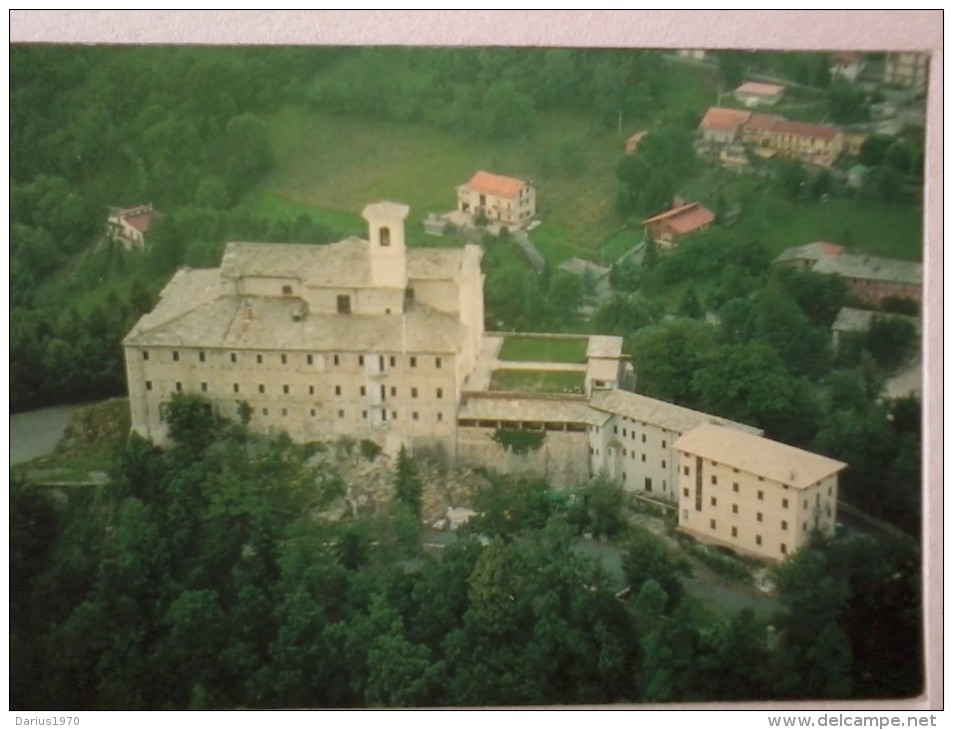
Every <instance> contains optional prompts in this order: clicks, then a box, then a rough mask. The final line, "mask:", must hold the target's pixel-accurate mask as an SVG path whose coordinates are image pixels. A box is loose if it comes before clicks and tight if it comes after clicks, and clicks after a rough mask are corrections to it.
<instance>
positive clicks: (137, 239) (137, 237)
mask: <svg viewBox="0 0 953 730" xmlns="http://www.w3.org/2000/svg"><path fill="white" fill-rule="evenodd" d="M158 217H159V213H158V211H156V210H155V209H154V208H153V207H152V204H151V203H149V204H148V205H138V206H136V207H134V208H124V209H115V210H111V211H110V212H109V217H108V218H107V219H106V235H107V236H108V238H109V240H111V241H115V242H117V243H119V244H120V245H122V247H123V248H125V249H126V250H128V251H142V250H143V249H144V248H145V245H146V234H147V233H148V232H149V228H150V227H151V226H152V223H153V222H154V221H155V220H156V219H157V218H158Z"/></svg>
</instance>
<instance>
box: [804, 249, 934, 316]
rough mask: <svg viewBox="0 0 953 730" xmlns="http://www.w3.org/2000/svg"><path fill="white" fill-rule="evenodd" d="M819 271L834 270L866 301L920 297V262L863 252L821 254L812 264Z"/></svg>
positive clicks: (921, 277)
mask: <svg viewBox="0 0 953 730" xmlns="http://www.w3.org/2000/svg"><path fill="white" fill-rule="evenodd" d="M812 271H816V272H817V273H819V274H836V275H837V276H839V277H840V278H841V279H843V280H844V282H845V283H846V284H847V288H848V289H850V291H851V292H852V293H853V294H854V295H855V296H857V297H858V298H860V299H862V300H863V301H865V302H867V303H868V304H873V305H877V304H879V303H880V302H882V301H883V300H884V299H886V298H888V297H898V298H901V299H911V300H913V301H915V302H917V303H918V304H919V303H921V302H922V301H923V264H921V263H920V262H918V261H901V260H900V259H885V258H880V257H878V256H866V255H864V254H843V255H842V256H836V257H830V258H822V259H819V260H818V261H817V263H815V264H814V266H813V267H812Z"/></svg>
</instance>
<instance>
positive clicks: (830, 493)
mask: <svg viewBox="0 0 953 730" xmlns="http://www.w3.org/2000/svg"><path fill="white" fill-rule="evenodd" d="M716 466H717V465H716ZM737 471H738V470H737V469H735V472H737ZM682 472H683V473H684V474H685V476H688V475H689V474H690V472H691V470H690V469H689V467H687V466H686V467H684V468H683V470H682ZM758 481H764V479H763V477H758ZM711 483H712V485H713V486H718V476H717V475H715V474H712V475H711ZM782 486H783V487H784V488H785V489H788V488H789V487H788V485H787V484H784V485H782ZM731 491H733V492H738V491H740V487H739V486H738V482H732V483H731ZM833 494H834V488H833V487H831V486H828V487H827V496H828V497H831V496H833ZM685 496H686V497H687V496H688V489H686V490H685ZM814 497H815V500H816V501H817V502H818V503H820V495H817V494H816V495H814ZM758 499H759V500H762V501H763V500H764V490H763V489H759V490H758ZM788 506H789V502H788V499H787V498H786V497H782V498H781V507H782V508H784V509H787V508H788ZM807 507H808V500H807V499H805V500H804V509H807Z"/></svg>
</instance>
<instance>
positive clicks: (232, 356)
mask: <svg viewBox="0 0 953 730" xmlns="http://www.w3.org/2000/svg"><path fill="white" fill-rule="evenodd" d="M229 359H230V360H231V361H232V362H238V355H237V354H235V353H234V352H233V353H231V355H229Z"/></svg>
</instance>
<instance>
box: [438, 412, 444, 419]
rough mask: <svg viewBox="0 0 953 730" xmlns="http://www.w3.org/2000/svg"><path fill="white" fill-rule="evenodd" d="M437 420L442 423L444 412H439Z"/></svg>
mask: <svg viewBox="0 0 953 730" xmlns="http://www.w3.org/2000/svg"><path fill="white" fill-rule="evenodd" d="M437 420H438V421H442V420H443V413H442V412H439V411H438V412H437Z"/></svg>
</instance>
